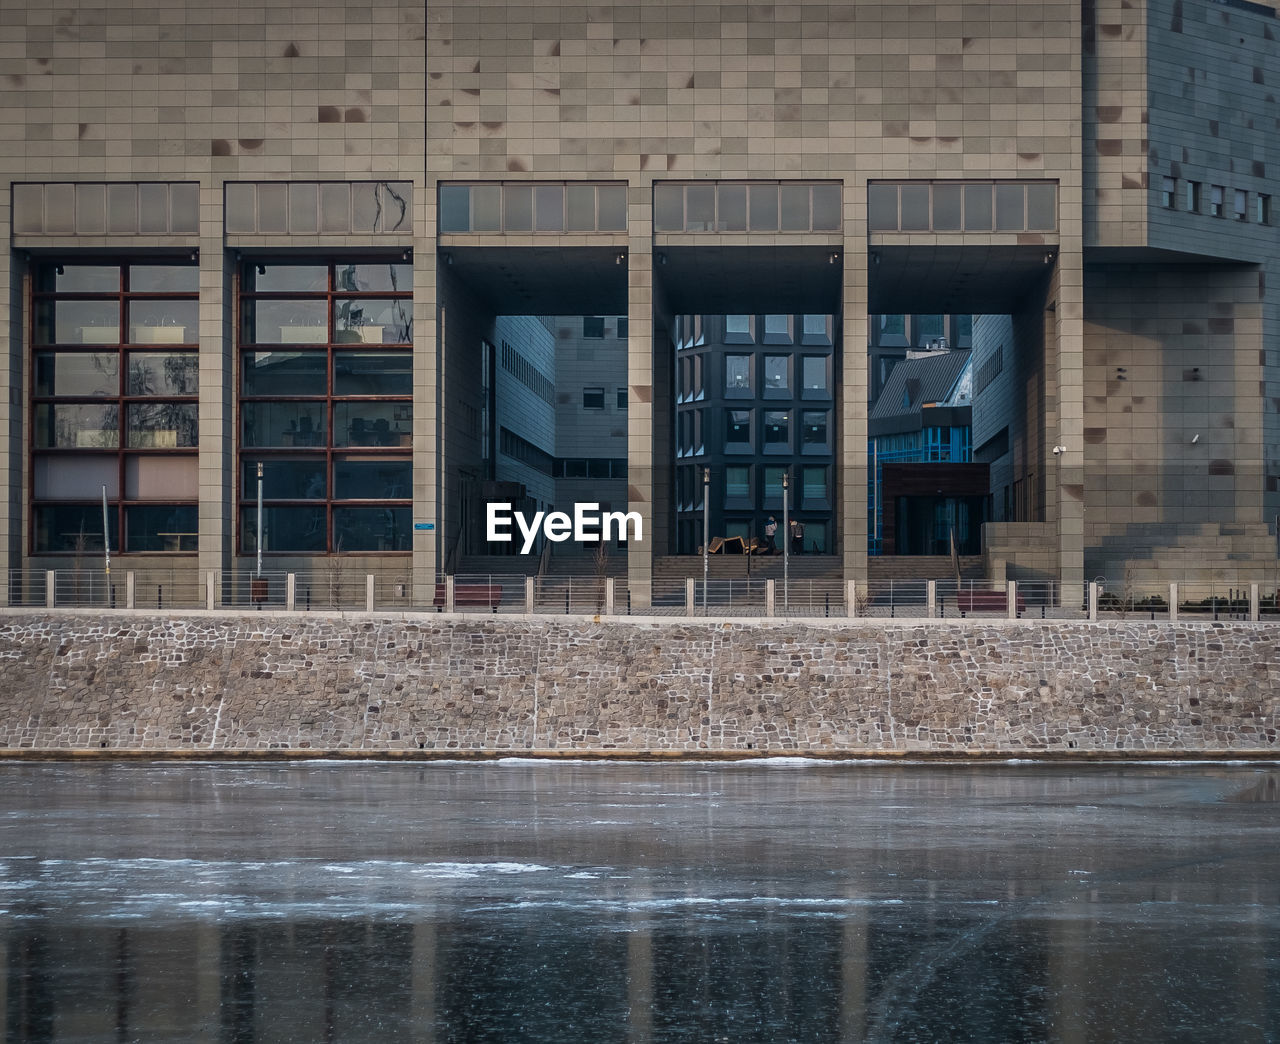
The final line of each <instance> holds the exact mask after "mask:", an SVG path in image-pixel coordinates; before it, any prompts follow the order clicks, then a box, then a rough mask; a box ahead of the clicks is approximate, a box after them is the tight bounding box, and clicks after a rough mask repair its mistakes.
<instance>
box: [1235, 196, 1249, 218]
mask: <svg viewBox="0 0 1280 1044" xmlns="http://www.w3.org/2000/svg"><path fill="white" fill-rule="evenodd" d="M1231 213H1232V216H1233V217H1234V218H1235V219H1236V220H1237V221H1248V220H1249V194H1248V193H1247V192H1245V191H1244V190H1243V189H1236V190H1235V192H1234V193H1232V206H1231Z"/></svg>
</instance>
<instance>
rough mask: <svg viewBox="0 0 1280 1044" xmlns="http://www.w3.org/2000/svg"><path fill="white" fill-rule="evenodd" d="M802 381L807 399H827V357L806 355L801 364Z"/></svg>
mask: <svg viewBox="0 0 1280 1044" xmlns="http://www.w3.org/2000/svg"><path fill="white" fill-rule="evenodd" d="M801 380H802V382H803V388H804V394H805V397H806V398H818V397H825V395H826V393H827V357H826V356H825V355H806V356H805V357H804V359H803V362H802V364H801Z"/></svg>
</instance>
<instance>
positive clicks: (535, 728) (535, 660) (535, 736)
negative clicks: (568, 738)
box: [529, 649, 550, 750]
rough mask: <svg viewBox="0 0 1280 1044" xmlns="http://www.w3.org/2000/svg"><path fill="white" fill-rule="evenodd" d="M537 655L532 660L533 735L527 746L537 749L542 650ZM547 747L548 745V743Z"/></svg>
mask: <svg viewBox="0 0 1280 1044" xmlns="http://www.w3.org/2000/svg"><path fill="white" fill-rule="evenodd" d="M538 652H539V655H537V656H535V657H534V658H533V735H532V736H531V737H530V739H531V740H532V742H531V743H530V744H529V746H530V747H531V748H532V749H534V750H537V749H538V672H539V671H540V670H541V669H542V655H541V652H542V650H541V649H539V650H538ZM547 746H548V747H549V746H550V744H549V743H548V744H547Z"/></svg>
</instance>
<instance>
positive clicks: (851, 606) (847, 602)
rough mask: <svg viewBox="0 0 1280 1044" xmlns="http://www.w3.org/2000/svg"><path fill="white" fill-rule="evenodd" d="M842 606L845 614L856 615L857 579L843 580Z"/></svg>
mask: <svg viewBox="0 0 1280 1044" xmlns="http://www.w3.org/2000/svg"><path fill="white" fill-rule="evenodd" d="M844 608H845V615H846V616H851V617H852V616H857V615H858V581H857V580H846V581H845V582H844Z"/></svg>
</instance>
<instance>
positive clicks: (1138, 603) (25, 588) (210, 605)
mask: <svg viewBox="0 0 1280 1044" xmlns="http://www.w3.org/2000/svg"><path fill="white" fill-rule="evenodd" d="M428 576H429V578H428ZM428 576H423V575H421V574H418V575H414V574H412V573H403V574H395V575H374V574H365V573H360V572H357V570H356V569H355V568H354V567H350V566H344V567H341V568H320V569H315V570H311V571H307V572H302V571H299V572H282V571H263V572H262V573H261V574H260V575H259V574H257V573H256V572H254V571H252V570H233V571H225V572H223V571H213V572H209V573H205V574H196V573H194V572H192V571H189V570H179V569H151V570H137V571H134V570H125V571H120V570H117V571H113V572H111V573H110V574H108V573H107V572H106V571H105V570H102V569H85V568H83V567H82V568H71V569H59V570H36V569H15V570H11V571H10V572H9V582H8V587H7V595H8V604H9V605H10V606H14V607H47V608H76V609H102V610H111V609H148V610H159V611H163V610H166V609H199V608H206V609H236V610H260V611H262V610H265V611H270V610H276V611H280V610H285V611H294V612H311V611H342V612H370V611H371V612H439V613H444V612H454V613H469V614H485V615H504V614H505V615H511V614H525V613H532V614H538V615H545V616H551V615H573V616H584V615H585V616H667V617H699V616H708V617H744V618H745V617H795V618H848V617H861V618H867V619H880V620H889V619H906V620H921V619H936V620H955V619H985V620H994V619H1022V620H1046V621H1049V620H1086V619H1097V620H1110V621H1115V620H1124V621H1135V622H1137V621H1171V620H1259V621H1267V622H1274V623H1280V584H1277V583H1276V582H1274V581H1273V582H1270V583H1260V582H1254V583H1249V584H1239V583H1237V584H1225V583H1220V584H1215V583H1184V584H1169V585H1167V587H1165V588H1164V589H1162V590H1160V589H1157V588H1156V587H1154V586H1153V585H1151V584H1149V583H1148V584H1147V585H1145V586H1144V588H1143V590H1142V592H1141V593H1138V592H1134V591H1129V590H1125V589H1119V590H1117V589H1116V588H1115V587H1114V586H1112V585H1110V584H1108V583H1107V582H1106V580H1105V578H1103V577H1098V578H1096V579H1095V580H1093V581H1090V582H1088V583H1074V584H1073V583H1063V582H1061V581H1058V580H1034V581H1033V580H1023V581H1019V582H1018V583H999V582H993V581H985V580H962V581H959V582H957V581H955V580H954V579H948V580H879V581H872V582H870V583H848V582H846V581H843V580H839V579H822V578H813V579H811V578H801V579H796V580H791V581H790V582H787V583H784V582H783V581H779V580H767V579H759V578H753V577H740V578H735V579H714V580H707V581H703V580H702V579H701V578H700V577H698V578H694V577H690V578H681V577H677V578H663V577H659V578H655V579H654V580H653V581H652V583H651V585H650V591H649V594H650V598H649V604H647V605H645V604H642V603H641V600H640V599H638V598H633V592H632V591H631V589H630V587H629V585H628V582H627V580H626V578H624V577H612V578H605V577H602V576H526V575H525V574H523V573H474V574H465V573H464V574H457V575H454V576H449V575H445V574H429V575H428Z"/></svg>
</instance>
